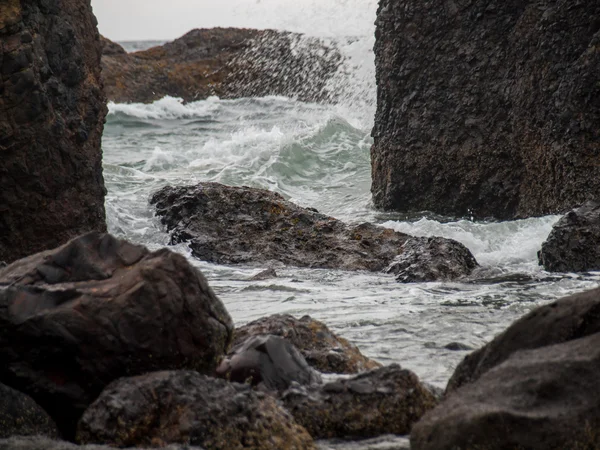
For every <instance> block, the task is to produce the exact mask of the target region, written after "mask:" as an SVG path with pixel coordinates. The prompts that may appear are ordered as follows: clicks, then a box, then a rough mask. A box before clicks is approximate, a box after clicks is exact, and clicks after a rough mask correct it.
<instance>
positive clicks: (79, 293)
mask: <svg viewBox="0 0 600 450" xmlns="http://www.w3.org/2000/svg"><path fill="white" fill-rule="evenodd" d="M232 334H233V323H232V321H231V318H230V317H229V315H228V313H227V311H226V310H225V307H224V306H223V304H222V303H221V301H220V300H219V299H218V298H217V297H216V296H215V295H214V293H213V292H212V290H211V289H210V288H209V286H208V284H207V282H206V280H205V278H204V277H203V276H202V274H201V273H200V272H199V271H197V270H196V269H195V268H193V267H192V266H191V265H190V264H189V263H188V262H187V260H186V259H185V258H184V257H183V256H181V255H177V254H175V253H172V252H170V251H169V250H167V249H161V250H158V251H156V252H152V253H151V252H150V251H148V250H147V249H146V248H145V247H142V246H137V245H133V244H130V243H128V242H126V241H122V240H118V239H115V238H114V237H112V236H110V235H108V234H102V233H95V232H94V233H89V234H87V235H84V236H81V237H79V238H76V239H74V240H72V241H70V242H69V243H67V244H65V245H64V246H62V247H60V248H58V249H55V250H49V251H46V252H43V253H38V254H35V255H32V256H30V257H28V258H25V259H22V260H19V261H16V262H15V263H13V264H12V265H10V266H8V267H5V268H4V269H0V361H2V364H1V365H0V382H3V383H5V384H7V385H9V386H12V387H14V388H16V389H18V390H20V391H22V392H25V393H27V394H29V395H30V396H31V397H32V398H33V399H34V400H35V401H37V402H38V403H39V404H40V405H41V406H42V407H43V408H44V409H45V410H46V411H48V413H49V414H50V415H51V417H52V418H53V419H54V420H55V422H56V423H57V425H58V426H59V429H60V431H61V432H62V433H63V434H64V435H65V437H71V436H72V434H73V432H74V429H75V423H76V421H77V420H78V419H79V417H80V415H81V413H82V412H83V410H84V409H85V408H86V407H87V406H88V405H89V404H90V403H91V402H92V401H93V400H94V399H95V398H96V397H97V396H98V395H99V394H100V392H101V391H102V389H103V388H104V387H105V386H106V385H107V384H109V383H110V382H111V381H113V380H115V379H117V378H119V377H122V376H126V375H136V374H140V373H144V372H148V371H152V370H162V369H178V368H190V369H195V370H198V371H201V372H205V373H212V372H213V371H214V370H215V368H216V365H217V362H218V360H219V359H220V358H221V356H222V355H223V354H224V353H225V351H226V349H227V346H228V345H229V342H230V339H231V337H232Z"/></svg>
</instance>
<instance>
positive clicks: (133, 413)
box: [77, 371, 314, 450]
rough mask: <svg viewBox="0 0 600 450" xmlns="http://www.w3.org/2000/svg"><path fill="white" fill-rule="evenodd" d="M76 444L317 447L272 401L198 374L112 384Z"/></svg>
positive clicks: (229, 449)
mask: <svg viewBox="0 0 600 450" xmlns="http://www.w3.org/2000/svg"><path fill="white" fill-rule="evenodd" d="M77 440H78V441H79V442H81V443H106V444H110V445H114V446H118V447H124V446H128V445H131V446H134V445H135V446H138V445H151V444H161V443H162V444H164V443H189V444H192V445H201V446H203V447H206V448H208V449H211V450H219V449H222V450H238V449H239V450H241V449H255V450H302V449H313V448H314V445H313V441H312V439H311V437H310V436H309V435H308V433H307V432H306V430H305V429H304V428H302V427H301V426H299V425H298V424H296V423H295V422H294V420H293V419H292V417H291V416H290V415H289V413H287V412H286V411H284V410H283V409H281V408H280V407H279V406H278V405H277V404H276V402H275V400H274V399H273V398H272V397H270V396H268V395H266V394H264V393H261V392H254V391H253V390H252V389H251V388H250V386H248V385H244V384H238V383H229V382H227V381H225V380H219V379H215V378H209V377H207V376H204V375H200V374H199V373H197V372H194V371H162V372H154V373H149V374H146V375H141V376H138V377H133V378H123V379H121V380H119V381H116V382H114V383H112V384H111V385H110V386H108V387H107V388H106V389H105V390H104V392H103V393H102V395H101V396H100V397H99V398H98V400H96V401H95V402H94V404H93V405H92V406H90V407H89V408H88V410H87V411H86V412H85V414H84V415H83V417H82V419H81V422H80V423H79V427H78V432H77Z"/></svg>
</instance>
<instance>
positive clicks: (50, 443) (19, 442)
mask: <svg viewBox="0 0 600 450" xmlns="http://www.w3.org/2000/svg"><path fill="white" fill-rule="evenodd" d="M155 448H156V447H135V450H150V449H155ZM0 450H114V447H111V446H108V445H94V444H91V445H76V444H72V443H70V442H65V441H55V440H52V439H48V438H43V437H39V436H36V437H13V438H10V439H0ZM161 450H202V448H200V447H192V446H189V445H175V444H173V445H167V446H166V447H161Z"/></svg>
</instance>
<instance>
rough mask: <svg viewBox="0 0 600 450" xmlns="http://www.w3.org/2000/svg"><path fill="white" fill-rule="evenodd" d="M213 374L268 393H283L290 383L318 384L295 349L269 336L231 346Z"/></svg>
mask: <svg viewBox="0 0 600 450" xmlns="http://www.w3.org/2000/svg"><path fill="white" fill-rule="evenodd" d="M217 374H218V375H219V376H221V377H223V378H226V379H228V380H230V381H235V382H238V383H249V384H251V385H253V386H256V385H258V384H262V386H264V387H265V388H266V389H267V390H272V391H283V390H285V389H287V388H289V387H290V385H291V384H292V382H296V383H299V384H301V385H305V384H314V383H321V382H322V381H321V376H320V375H319V373H318V372H316V371H315V370H314V369H312V368H311V367H310V366H309V365H308V364H307V363H306V360H305V359H304V357H303V356H302V355H301V354H300V352H299V351H298V350H297V349H296V347H294V346H293V345H292V344H290V343H289V342H288V341H286V340H285V339H283V338H281V337H279V336H273V335H270V334H267V335H259V336H251V337H249V338H248V339H246V340H245V341H244V342H242V343H241V344H240V345H239V346H237V347H235V348H234V349H233V350H232V351H231V352H230V353H229V355H227V357H226V358H225V359H224V360H223V361H222V362H221V364H219V367H217Z"/></svg>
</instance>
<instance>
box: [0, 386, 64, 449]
mask: <svg viewBox="0 0 600 450" xmlns="http://www.w3.org/2000/svg"><path fill="white" fill-rule="evenodd" d="M32 435H40V436H48V437H58V430H57V428H56V425H55V424H54V422H53V421H52V419H51V418H50V416H48V414H47V413H46V411H44V410H43V409H42V408H41V407H40V406H39V405H38V404H37V403H36V402H34V401H33V399H32V398H31V397H29V396H28V395H25V394H23V393H22V392H19V391H15V390H14V389H11V388H9V387H8V386H5V385H3V384H2V383H0V439H3V438H8V437H10V436H32ZM0 448H2V446H1V445H0Z"/></svg>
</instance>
